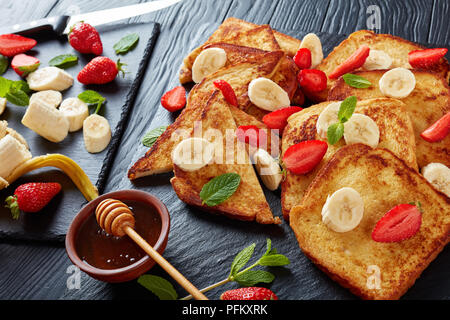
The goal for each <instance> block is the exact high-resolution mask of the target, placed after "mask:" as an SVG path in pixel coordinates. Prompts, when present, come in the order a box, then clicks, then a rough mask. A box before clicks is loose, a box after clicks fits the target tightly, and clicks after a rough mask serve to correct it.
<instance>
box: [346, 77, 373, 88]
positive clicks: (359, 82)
mask: <svg viewBox="0 0 450 320" xmlns="http://www.w3.org/2000/svg"><path fill="white" fill-rule="evenodd" d="M342 78H343V79H344V81H345V83H346V84H348V85H349V86H350V87H353V88H357V89H365V88H368V87H370V86H371V85H372V83H371V82H370V81H369V80H367V79H366V78H364V77H361V76H358V75H356V74H352V73H346V74H344V75H343V76H342Z"/></svg>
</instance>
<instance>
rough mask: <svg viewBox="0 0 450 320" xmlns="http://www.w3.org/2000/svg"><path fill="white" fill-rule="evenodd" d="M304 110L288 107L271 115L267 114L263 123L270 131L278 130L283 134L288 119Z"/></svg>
mask: <svg viewBox="0 0 450 320" xmlns="http://www.w3.org/2000/svg"><path fill="white" fill-rule="evenodd" d="M302 110H303V109H302V108H300V107H295V106H292V107H286V108H282V109H278V110H275V111H273V112H271V113H268V114H266V115H265V116H264V117H263V118H262V121H263V122H264V123H265V124H266V126H268V127H269V128H270V129H278V130H280V132H283V129H284V127H286V125H287V119H288V118H289V117H290V116H291V115H292V114H294V113H297V112H299V111H302Z"/></svg>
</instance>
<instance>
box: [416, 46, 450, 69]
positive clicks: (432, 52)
mask: <svg viewBox="0 0 450 320" xmlns="http://www.w3.org/2000/svg"><path fill="white" fill-rule="evenodd" d="M447 52H448V49H447V48H435V49H424V50H414V51H411V52H410V53H408V62H409V64H410V65H411V67H413V68H418V69H428V68H430V67H432V66H434V65H435V64H436V63H438V62H439V60H441V59H442V58H443V57H444V56H445V55H446V54H447Z"/></svg>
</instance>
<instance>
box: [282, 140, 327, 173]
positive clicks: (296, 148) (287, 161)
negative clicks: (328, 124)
mask: <svg viewBox="0 0 450 320" xmlns="http://www.w3.org/2000/svg"><path fill="white" fill-rule="evenodd" d="M327 149H328V144H327V143H326V142H325V141H321V140H308V141H303V142H300V143H297V144H294V145H293V146H290V147H289V148H288V149H287V150H286V152H285V153H284V156H283V163H284V165H285V166H286V168H287V169H288V170H289V171H291V172H292V173H294V174H305V173H308V172H309V171H311V170H312V169H314V168H315V167H316V166H317V165H318V164H319V162H320V161H321V160H322V158H323V156H324V155H325V153H326V152H327Z"/></svg>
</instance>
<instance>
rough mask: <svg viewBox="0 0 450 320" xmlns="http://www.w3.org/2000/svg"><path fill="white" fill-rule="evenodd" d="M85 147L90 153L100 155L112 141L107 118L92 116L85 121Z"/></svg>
mask: <svg viewBox="0 0 450 320" xmlns="http://www.w3.org/2000/svg"><path fill="white" fill-rule="evenodd" d="M83 138H84V146H85V147H86V150H87V151H88V152H89V153H98V152H101V151H103V150H105V148H106V147H107V146H108V144H109V142H110V141H111V127H110V126H109V122H108V120H106V118H104V117H102V116H99V115H98V114H95V113H94V114H91V115H90V116H89V117H87V118H86V119H85V120H84V121H83Z"/></svg>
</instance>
